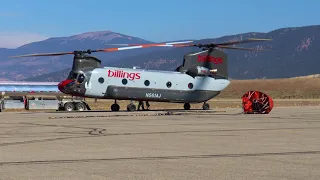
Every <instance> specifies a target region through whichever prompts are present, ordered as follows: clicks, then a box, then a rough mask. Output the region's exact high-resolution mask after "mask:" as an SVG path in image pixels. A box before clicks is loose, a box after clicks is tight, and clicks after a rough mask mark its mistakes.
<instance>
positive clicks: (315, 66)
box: [0, 25, 320, 81]
mask: <svg viewBox="0 0 320 180" xmlns="http://www.w3.org/2000/svg"><path fill="white" fill-rule="evenodd" d="M249 37H255V38H272V39H273V40H272V41H268V42H255V43H249V44H243V45H242V46H241V47H256V48H266V49H272V50H271V51H267V52H250V51H240V50H224V51H225V52H226V53H227V54H228V63H229V75H230V78H231V79H257V78H267V79H270V78H287V77H295V76H305V75H309V74H318V73H320V68H319V67H320V61H319V59H320V25H312V26H303V27H286V28H281V29H276V30H273V31H270V32H266V33H263V32H248V33H242V34H236V35H228V36H223V37H219V38H208V39H201V40H194V41H195V42H194V43H195V44H198V43H218V42H227V41H233V40H241V39H246V38H249ZM177 41H185V40H177ZM122 43H130V44H146V43H155V42H152V41H149V40H145V39H141V38H138V37H133V36H129V35H124V34H121V33H117V32H112V31H98V32H87V33H83V34H78V35H73V36H69V37H53V38H49V39H47V40H44V41H39V42H33V43H30V44H26V45H23V46H21V47H18V48H16V49H5V48H0V65H1V66H0V80H25V81H61V80H63V79H64V78H65V77H66V76H67V74H68V73H69V71H70V69H71V66H72V56H71V55H66V56H56V57H32V58H17V59H10V58H8V56H12V55H20V54H29V53H40V52H64V51H74V50H86V49H101V48H108V47H115V46H109V45H108V44H122ZM118 47H119V46H118ZM199 50H201V49H199V48H195V47H188V48H171V47H160V48H146V49H134V50H127V51H118V52H112V53H95V54H94V56H96V57H98V58H100V59H101V60H102V64H103V65H104V66H120V67H129V68H131V67H133V66H139V67H141V68H146V69H154V70H173V69H175V68H176V67H178V66H179V65H180V64H181V63H182V61H183V55H184V54H185V53H190V52H196V51H199Z"/></svg>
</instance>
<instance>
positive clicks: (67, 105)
mask: <svg viewBox="0 0 320 180" xmlns="http://www.w3.org/2000/svg"><path fill="white" fill-rule="evenodd" d="M64 110H65V111H73V110H74V104H73V103H72V102H67V103H65V104H64Z"/></svg>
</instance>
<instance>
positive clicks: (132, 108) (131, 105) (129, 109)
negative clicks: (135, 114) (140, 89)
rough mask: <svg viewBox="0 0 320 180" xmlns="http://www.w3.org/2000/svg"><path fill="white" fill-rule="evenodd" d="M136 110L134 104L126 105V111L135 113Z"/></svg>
mask: <svg viewBox="0 0 320 180" xmlns="http://www.w3.org/2000/svg"><path fill="white" fill-rule="evenodd" d="M136 109H137V107H136V105H134V104H128V106H127V110H128V111H135V110H136Z"/></svg>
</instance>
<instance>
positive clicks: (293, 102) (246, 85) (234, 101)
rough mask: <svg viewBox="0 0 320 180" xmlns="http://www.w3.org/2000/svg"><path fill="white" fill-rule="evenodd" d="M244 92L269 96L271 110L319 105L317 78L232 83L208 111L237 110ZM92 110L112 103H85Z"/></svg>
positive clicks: (171, 106)
mask: <svg viewBox="0 0 320 180" xmlns="http://www.w3.org/2000/svg"><path fill="white" fill-rule="evenodd" d="M248 90H257V91H261V92H264V93H266V94H268V95H270V96H271V97H272V98H273V99H274V102H275V107H281V106H282V107H283V106H313V105H320V78H309V77H300V78H290V79H270V80H267V79H266V80H264V79H259V80H233V81H231V84H230V85H229V87H227V88H226V89H225V90H224V91H223V92H222V93H221V94H220V95H219V96H217V97H216V98H214V99H212V100H211V101H210V102H209V103H210V105H211V108H225V107H232V108H236V107H241V97H242V95H243V94H244V93H246V92H247V91H248ZM87 102H88V103H89V104H90V107H92V109H95V110H103V109H104V110H109V109H110V106H111V104H112V103H113V101H112V100H98V101H97V103H95V102H94V100H92V99H87ZM128 103H129V101H119V104H120V106H121V109H123V110H124V109H126V106H127V104H128ZM150 105H151V108H152V109H175V108H178V109H181V108H183V104H173V103H158V102H150ZM201 105H202V104H194V105H192V108H199V109H200V108H201Z"/></svg>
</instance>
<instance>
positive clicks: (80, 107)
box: [75, 102, 87, 111]
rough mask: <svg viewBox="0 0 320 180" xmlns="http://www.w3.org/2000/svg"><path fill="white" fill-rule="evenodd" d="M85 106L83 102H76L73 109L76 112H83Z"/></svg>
mask: <svg viewBox="0 0 320 180" xmlns="http://www.w3.org/2000/svg"><path fill="white" fill-rule="evenodd" d="M86 108H87V107H86V105H85V104H84V103H83V102H77V103H76V104H75V109H76V110H77V111H85V110H86Z"/></svg>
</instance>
